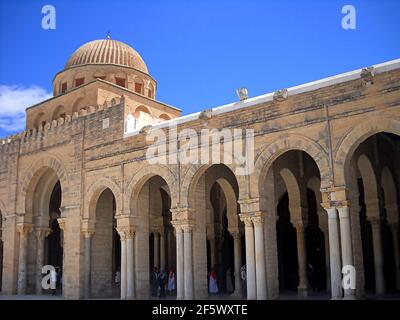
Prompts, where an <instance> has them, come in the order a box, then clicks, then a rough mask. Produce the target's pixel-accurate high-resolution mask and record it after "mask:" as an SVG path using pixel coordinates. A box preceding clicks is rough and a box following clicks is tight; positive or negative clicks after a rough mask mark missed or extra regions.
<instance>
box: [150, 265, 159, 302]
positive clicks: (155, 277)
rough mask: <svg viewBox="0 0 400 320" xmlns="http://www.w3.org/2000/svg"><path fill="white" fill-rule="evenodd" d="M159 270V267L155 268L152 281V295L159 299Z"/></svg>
mask: <svg viewBox="0 0 400 320" xmlns="http://www.w3.org/2000/svg"><path fill="white" fill-rule="evenodd" d="M158 276H159V274H158V269H157V267H154V269H153V276H152V279H151V285H152V293H151V295H152V296H153V297H157V296H158Z"/></svg>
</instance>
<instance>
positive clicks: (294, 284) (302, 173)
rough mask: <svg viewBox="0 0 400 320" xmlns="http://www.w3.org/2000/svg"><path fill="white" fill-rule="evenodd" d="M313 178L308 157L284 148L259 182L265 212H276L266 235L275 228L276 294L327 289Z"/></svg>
mask: <svg viewBox="0 0 400 320" xmlns="http://www.w3.org/2000/svg"><path fill="white" fill-rule="evenodd" d="M319 177H320V172H319V169H318V166H317V164H316V162H315V161H314V159H313V158H312V157H311V156H310V155H308V154H307V153H306V152H304V151H301V150H289V151H286V152H284V153H283V154H281V155H280V156H278V157H277V158H276V159H275V160H274V161H273V162H272V164H271V165H270V166H269V168H268V171H267V172H266V173H265V178H264V179H265V180H264V181H260V183H261V184H262V186H261V187H260V190H261V196H262V199H263V203H265V204H266V205H264V206H266V207H265V210H266V211H267V212H270V213H271V214H276V226H275V227H272V226H269V228H270V229H271V230H270V232H274V231H275V230H274V229H275V228H276V239H277V243H276V245H277V258H278V259H277V260H278V261H277V262H278V263H277V269H278V275H277V278H278V279H279V280H278V283H279V292H280V295H281V296H285V295H292V294H295V293H296V292H297V294H298V295H301V296H306V295H310V294H312V292H316V291H325V290H327V285H326V283H327V281H328V280H327V270H326V266H327V261H326V259H327V254H328V252H326V245H325V241H326V240H325V238H326V235H324V233H323V232H322V230H321V229H322V228H323V227H322V225H326V226H327V217H326V214H325V212H324V210H323V209H322V207H321V205H320V203H321V202H322V201H321V200H320V199H321V196H320V194H319V192H320V191H319V188H320V178H319ZM309 186H310V187H309ZM311 186H312V188H311ZM317 199H319V201H318V200H317ZM318 202H319V203H318ZM326 229H327V227H326ZM272 280H273V279H272ZM270 286H271V285H270Z"/></svg>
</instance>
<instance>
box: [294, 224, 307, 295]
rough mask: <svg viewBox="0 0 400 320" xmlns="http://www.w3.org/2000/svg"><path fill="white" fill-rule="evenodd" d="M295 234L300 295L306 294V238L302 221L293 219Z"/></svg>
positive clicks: (298, 290)
mask: <svg viewBox="0 0 400 320" xmlns="http://www.w3.org/2000/svg"><path fill="white" fill-rule="evenodd" d="M294 225H295V227H296V236H297V260H298V265H299V285H298V287H297V292H298V294H299V295H300V296H303V297H304V296H307V291H308V279H307V253H306V238H305V234H304V226H303V222H302V221H294Z"/></svg>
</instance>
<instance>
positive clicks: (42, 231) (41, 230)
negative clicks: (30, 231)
mask: <svg viewBox="0 0 400 320" xmlns="http://www.w3.org/2000/svg"><path fill="white" fill-rule="evenodd" d="M50 233H51V229H50V228H47V227H36V228H35V235H36V238H37V239H38V240H44V238H46V237H47V236H48V235H49V234H50Z"/></svg>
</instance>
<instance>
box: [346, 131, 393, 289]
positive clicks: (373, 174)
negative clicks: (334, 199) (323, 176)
mask: <svg viewBox="0 0 400 320" xmlns="http://www.w3.org/2000/svg"><path fill="white" fill-rule="evenodd" d="M399 141H400V137H399V136H397V135H394V134H391V133H377V134H374V135H372V136H370V137H369V138H367V139H365V140H364V141H363V142H361V143H360V144H359V145H358V147H357V148H356V149H355V150H354V152H353V153H352V155H351V157H350V158H349V159H350V160H349V166H348V167H347V168H346V184H347V185H348V186H349V190H350V192H349V194H350V203H353V204H354V205H353V207H352V208H351V216H352V219H353V221H354V223H353V226H352V231H353V237H354V238H355V241H354V247H355V248H354V251H355V252H356V253H355V261H356V269H357V268H358V270H357V272H358V273H360V274H361V279H362V280H363V281H362V282H361V285H362V286H363V288H362V291H364V290H365V291H366V293H367V294H375V293H376V294H385V293H392V292H394V291H397V290H399V289H400V281H399V278H400V273H399V239H398V228H399V202H398V198H399V197H398V195H399V191H398V184H399V167H398V163H399V161H400V155H399V151H398V145H399ZM358 252H360V253H358ZM357 262H358V263H357ZM360 262H362V263H360Z"/></svg>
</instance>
